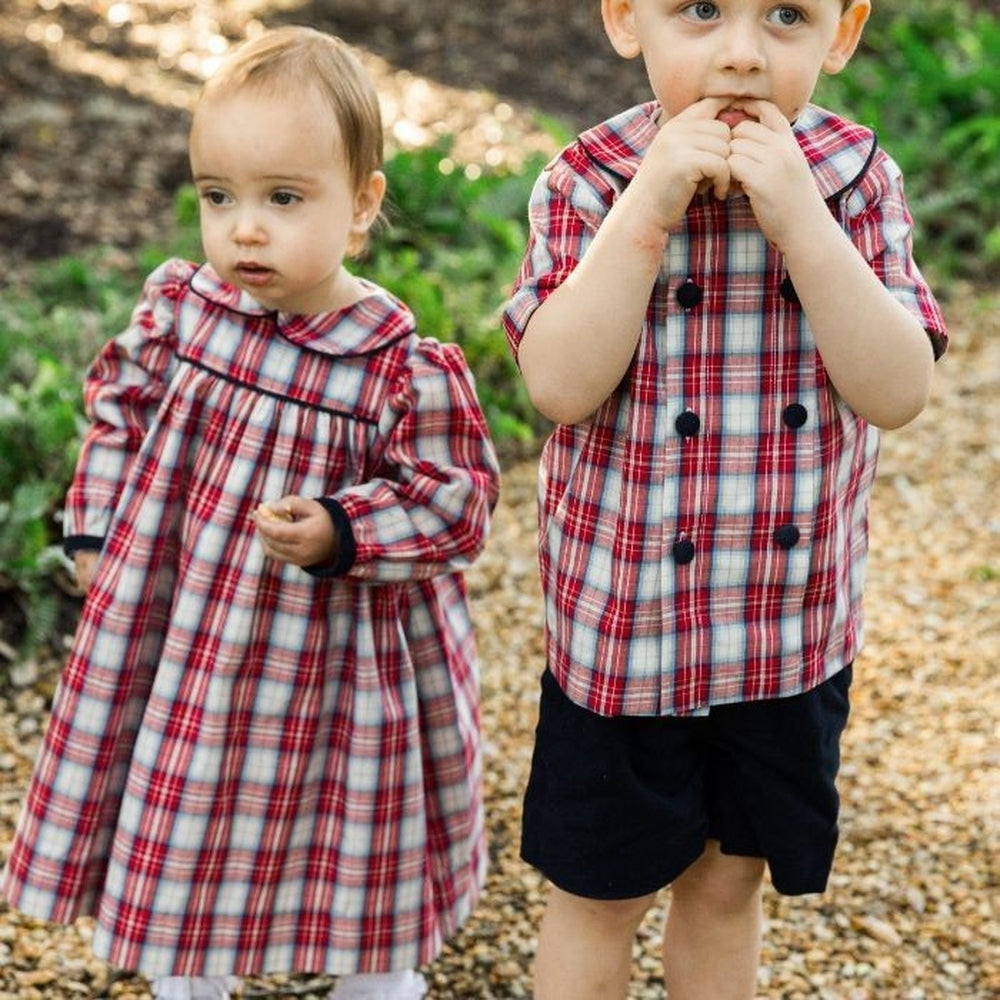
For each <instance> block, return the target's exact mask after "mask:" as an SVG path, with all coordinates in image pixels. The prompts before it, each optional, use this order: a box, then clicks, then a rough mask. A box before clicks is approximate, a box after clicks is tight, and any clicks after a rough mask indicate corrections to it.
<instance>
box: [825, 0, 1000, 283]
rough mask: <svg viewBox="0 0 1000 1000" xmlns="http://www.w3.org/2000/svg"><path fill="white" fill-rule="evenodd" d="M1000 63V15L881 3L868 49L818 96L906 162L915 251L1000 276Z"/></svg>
mask: <svg viewBox="0 0 1000 1000" xmlns="http://www.w3.org/2000/svg"><path fill="white" fill-rule="evenodd" d="M886 8H888V9H886ZM998 66H1000V21H998V20H997V18H996V15H995V14H988V13H985V12H979V13H975V12H973V10H972V9H971V8H970V7H969V6H968V5H967V4H965V3H955V2H952V0H929V2H927V3H923V4H920V5H913V4H909V3H906V4H898V3H896V4H891V5H890V4H886V5H885V7H882V6H879V5H876V7H875V12H874V14H873V18H872V23H871V25H870V26H869V28H868V30H867V32H866V35H865V38H864V42H863V47H862V49H861V50H860V51H859V53H858V54H857V55H856V56H855V58H854V60H853V61H852V62H851V64H850V66H849V67H848V68H847V70H846V71H845V72H844V73H843V74H841V75H840V76H837V77H832V78H827V79H825V80H824V81H823V83H822V84H821V87H820V91H819V93H818V94H817V100H818V101H819V102H820V103H822V104H827V105H829V106H831V107H834V108H836V109H838V110H844V111H846V113H848V114H849V115H851V116H852V117H854V118H855V119H856V120H857V121H860V122H863V123H864V124H866V125H869V126H870V127H872V128H874V129H875V131H876V132H877V133H878V134H879V138H880V140H881V142H882V143H883V144H884V145H885V147H886V149H887V150H888V151H889V153H890V154H891V155H892V157H893V158H894V159H895V160H896V161H897V163H899V165H900V167H901V168H902V170H903V173H904V176H905V177H906V186H907V200H908V201H909V203H910V207H911V210H912V212H913V216H914V223H915V239H916V243H917V255H918V257H919V259H920V260H921V262H922V263H923V262H926V264H927V266H929V267H931V268H932V269H933V270H934V271H935V272H936V273H937V274H939V275H961V276H963V277H970V278H979V279H985V278H990V277H992V278H994V279H995V277H996V275H997V273H998V265H1000V72H998V71H997V67H998Z"/></svg>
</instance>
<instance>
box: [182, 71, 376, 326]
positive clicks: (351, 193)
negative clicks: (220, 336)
mask: <svg viewBox="0 0 1000 1000" xmlns="http://www.w3.org/2000/svg"><path fill="white" fill-rule="evenodd" d="M190 156H191V170H192V174H193V176H194V182H195V186H196V187H197V190H198V197H199V202H200V206H201V237H202V243H203V244H204V249H205V255H206V257H207V258H208V261H209V263H210V264H211V265H212V267H213V268H215V270H216V271H217V272H218V274H219V276H220V277H221V278H222V279H223V280H225V281H227V282H229V283H230V284H233V285H236V286H237V287H239V288H241V289H243V290H244V291H246V292H247V293H249V294H250V295H251V296H252V297H253V298H254V299H256V300H257V301H258V302H260V303H261V305H263V306H265V307H267V308H269V309H276V310H279V311H281V312H289V313H318V312H327V311H331V310H334V309H338V308H342V307H343V306H346V305H349V304H351V302H353V301H354V300H356V298H357V297H358V292H357V282H356V281H355V280H354V279H353V278H352V277H351V275H350V274H349V273H348V272H347V271H346V270H345V269H344V266H343V263H344V257H345V255H346V254H347V253H348V251H349V249H350V248H351V247H352V246H353V245H354V244H355V243H357V242H358V241H359V240H361V239H363V237H364V234H365V233H366V232H367V231H368V228H369V227H370V226H371V224H372V222H373V221H374V220H375V218H376V217H377V215H378V211H379V208H380V206H381V203H382V196H383V194H384V192H385V178H384V176H383V175H382V174H381V173H379V172H375V173H373V174H371V175H370V176H369V177H368V178H367V180H366V181H365V183H364V184H363V185H362V186H361V189H360V190H357V191H355V190H354V189H353V185H352V183H351V179H350V173H349V170H348V166H347V158H346V156H345V154H344V149H343V144H342V142H341V136H340V129H339V127H338V125H337V120H336V117H335V115H334V114H333V112H332V111H331V110H330V108H329V105H328V104H327V103H326V102H325V101H324V99H323V97H322V96H321V94H320V93H319V91H318V90H316V89H314V88H312V87H309V88H306V89H305V90H304V91H303V92H301V93H296V94H291V95H287V96H281V97H278V96H275V95H271V94H267V93H261V92H259V91H254V90H253V89H246V88H244V89H242V90H239V89H236V90H232V91H229V92H223V93H220V94H213V95H211V96H210V97H209V98H207V99H206V100H204V101H203V102H202V103H201V104H200V105H199V106H198V109H197V111H196V112H195V116H194V123H193V125H192V129H191V143H190Z"/></svg>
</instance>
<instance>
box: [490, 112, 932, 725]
mask: <svg viewBox="0 0 1000 1000" xmlns="http://www.w3.org/2000/svg"><path fill="white" fill-rule="evenodd" d="M659 110H660V109H659V105H657V104H655V103H648V104H645V105H640V106H637V107H635V108H632V109H630V110H628V111H625V112H623V113H621V114H620V115H618V116H616V117H615V118H613V119H611V120H609V121H607V122H605V123H603V124H602V125H599V126H597V127H596V128H593V129H591V130H589V131H588V132H585V133H584V134H583V135H582V136H580V137H579V138H578V139H577V140H576V141H575V142H573V143H571V144H570V145H569V146H567V147H566V149H565V150H563V152H562V153H561V154H560V155H559V156H557V157H556V158H555V159H554V160H553V161H552V163H550V164H549V166H548V167H547V168H546V170H545V171H544V172H543V173H542V175H541V177H540V178H539V180H538V182H537V184H536V185H535V189H534V193H533V195H532V200H531V206H530V221H531V236H530V241H529V246H528V250H527V254H526V256H525V260H524V264H523V266H522V269H521V273H520V276H519V278H518V282H517V286H516V288H515V291H514V294H513V296H512V299H511V301H510V303H509V304H508V307H507V310H506V312H505V315H504V321H505V326H506V331H507V335H508V338H509V340H510V344H511V347H512V349H513V351H514V353H515V355H516V354H517V351H518V348H519V345H520V342H521V337H522V336H523V334H524V331H525V328H526V327H527V325H528V322H529V321H530V319H531V316H532V314H533V313H534V311H535V309H537V308H538V306H539V305H540V304H541V303H542V302H544V301H545V299H546V298H547V296H548V295H550V294H551V293H552V292H553V291H554V290H555V289H556V288H558V287H559V286H560V285H561V284H562V282H563V281H565V280H566V278H567V276H568V275H570V274H571V273H572V272H573V269H574V268H575V267H576V265H577V262H578V261H580V260H581V259H582V258H583V256H584V254H585V253H586V252H587V248H588V247H589V246H590V243H591V241H592V240H593V238H594V236H595V234H596V233H597V231H598V229H599V228H600V226H601V224H602V222H603V221H604V218H605V216H606V215H607V214H608V212H609V210H610V209H611V207H612V205H613V204H614V202H615V200H616V198H617V197H618V196H619V195H620V194H621V192H622V191H623V190H624V189H625V187H626V185H627V184H628V183H629V182H630V181H631V179H632V178H633V177H634V176H635V173H636V171H637V170H638V168H639V165H640V163H641V162H642V158H643V156H644V155H645V154H646V151H647V150H648V149H649V147H650V144H651V143H652V142H653V140H654V138H655V137H656V134H657V131H658V129H657V126H656V124H655V122H656V118H657V115H658V113H659ZM795 134H796V138H797V139H798V142H799V146H800V148H801V149H802V151H803V155H804V156H805V157H806V159H807V161H808V163H809V166H810V168H811V170H812V175H813V179H814V181H815V183H816V185H817V188H818V189H819V191H820V192H821V194H822V195H823V197H824V199H825V200H826V202H827V205H828V207H829V209H830V211H831V213H832V214H833V215H834V216H835V217H836V218H837V219H838V220H839V221H840V223H841V225H842V226H843V228H844V230H845V232H846V233H847V235H848V236H849V238H850V239H851V241H852V242H853V244H854V246H855V247H856V248H857V250H858V252H859V253H860V254H861V255H862V256H863V257H864V259H865V260H866V261H868V262H869V264H870V266H871V267H872V269H873V271H874V272H875V273H876V274H877V275H878V277H879V278H880V279H881V281H882V282H883V284H884V285H885V286H886V288H887V289H888V290H889V291H890V292H891V294H892V295H893V296H894V297H895V298H896V299H898V300H899V301H900V302H901V303H902V304H903V305H904V306H905V307H906V308H907V309H908V310H910V312H911V313H912V314H913V315H914V316H915V317H917V318H918V319H919V320H920V322H921V324H922V325H923V326H924V328H925V329H926V331H927V333H928V337H929V340H930V343H931V344H932V346H933V348H934V351H935V354H936V355H940V354H941V353H943V351H944V350H945V345H946V340H947V336H946V331H945V324H944V320H943V317H942V315H941V312H940V310H939V308H938V306H937V303H936V302H935V301H934V297H933V295H932V294H931V292H930V289H929V288H928V287H927V284H926V282H925V281H924V279H923V277H922V275H921V274H920V271H919V269H918V268H917V266H916V264H915V263H914V261H913V257H912V242H911V231H912V223H911V219H910V214H909V210H908V208H907V205H906V201H905V198H904V197H903V189H902V180H901V177H900V172H899V168H898V167H897V166H896V164H895V163H893V161H892V160H891V159H890V157H889V156H887V155H886V154H885V153H884V152H883V151H882V150H881V149H880V148H879V147H878V143H877V142H876V139H875V136H874V135H873V133H872V132H871V131H870V130H869V129H866V128H863V127H861V126H859V125H856V124H853V123H852V122H849V121H847V120H845V119H843V118H840V117H839V116H837V115H834V114H831V113H830V112H828V111H824V110H823V109H821V108H819V107H816V106H813V105H810V106H808V107H807V108H806V109H804V111H803V113H802V114H801V115H800V116H799V118H798V120H797V121H796V123H795ZM858 363H859V364H862V365H863V364H865V359H864V358H859V360H858ZM878 444H879V437H878V431H877V430H876V428H874V427H872V426H869V425H868V424H867V423H866V422H865V421H864V420H862V419H861V418H860V417H858V416H857V414H855V413H854V412H852V411H851V409H850V408H849V407H848V406H847V404H846V403H845V402H844V401H843V400H842V399H841V398H840V397H839V395H838V394H837V392H836V391H835V390H834V388H833V386H832V384H831V383H830V380H829V378H828V377H827V374H826V370H825V368H824V366H823V360H822V358H821V357H820V356H819V352H818V350H817V348H816V343H815V341H814V339H813V335H812V331H811V330H810V328H809V323H808V321H807V319H806V316H805V314H804V312H803V310H802V308H801V306H800V304H799V301H798V297H797V295H796V293H795V289H794V287H793V286H792V284H791V281H790V279H789V276H788V272H787V270H786V268H785V264H784V260H783V258H782V256H781V254H780V253H779V252H778V251H777V250H776V249H775V248H774V247H772V246H770V245H769V244H768V242H767V240H766V239H765V237H764V234H763V233H762V232H761V230H760V227H759V225H758V224H757V220H756V219H755V217H754V215H753V212H752V210H751V208H750V202H749V199H747V198H745V197H737V198H730V199H728V200H725V201H719V200H717V199H715V198H714V197H711V196H706V197H702V198H695V199H694V200H693V201H692V203H691V205H690V206H689V208H688V211H687V214H686V217H685V219H684V220H683V221H682V222H681V223H680V224H679V225H678V226H677V227H676V229H674V230H673V231H672V232H671V233H670V239H669V242H668V244H667V248H666V251H665V253H664V256H663V261H662V265H661V269H660V273H659V276H658V278H657V281H656V285H655V287H654V289H653V293H652V295H651V298H650V302H649V307H648V309H647V312H646V321H645V327H644V330H643V332H642V335H641V336H640V338H639V343H638V347H637V349H636V353H635V357H634V358H633V360H632V364H631V367H630V369H629V371H628V372H627V374H626V375H625V377H624V378H623V379H622V382H621V384H620V386H619V387H618V390H617V391H616V392H615V393H613V394H612V395H611V397H610V398H609V399H608V400H607V401H606V402H605V403H604V404H603V405H602V406H601V407H599V408H598V410H597V412H596V413H594V414H593V416H592V417H591V418H590V419H589V420H586V421H583V422H581V423H579V424H576V425H573V426H560V427H557V428H556V429H555V431H554V433H553V434H552V436H551V437H550V439H549V440H548V442H547V443H546V446H545V450H544V452H543V455H542V460H541V477H540V483H539V521H540V546H539V548H540V561H541V573H542V587H543V590H544V592H545V611H546V622H545V624H546V652H547V655H548V665H549V667H550V668H551V670H552V672H553V674H554V675H555V677H556V679H557V680H558V681H559V684H560V687H561V688H562V689H563V691H564V692H565V693H566V694H567V695H568V696H569V697H570V698H571V699H572V700H573V701H574V702H575V703H577V704H579V705H582V706H584V707H585V708H588V709H589V710H591V711H592V712H597V713H599V714H601V715H609V716H614V715H690V714H704V713H706V712H707V711H708V710H709V708H710V706H712V705H719V704H726V703H732V702H746V701H755V700H762V699H769V698H778V697H786V696H789V695H794V694H798V693H800V692H802V691H806V690H809V689H810V688H812V687H814V686H816V685H817V684H820V683H821V682H822V681H824V680H826V679H827V678H828V677H830V676H832V675H833V674H834V673H836V672H837V671H838V670H841V669H842V668H843V667H844V666H846V664H847V663H849V662H850V661H851V660H852V659H853V658H854V656H855V655H856V654H857V652H858V651H859V649H860V648H861V642H862V615H861V610H862V609H861V598H862V584H863V580H864V571H865V558H866V553H867V544H868V498H869V494H870V491H871V486H872V483H873V481H874V477H875V468H876V459H877V455H878Z"/></svg>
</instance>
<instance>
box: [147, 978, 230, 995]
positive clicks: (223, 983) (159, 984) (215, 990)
mask: <svg viewBox="0 0 1000 1000" xmlns="http://www.w3.org/2000/svg"><path fill="white" fill-rule="evenodd" d="M239 984H240V981H239V980H238V979H237V978H236V977H235V976H163V977H162V978H160V979H154V980H153V981H152V983H150V988H151V989H152V991H153V996H154V997H156V1000H229V998H230V994H231V991H232V990H235V989H236V988H237V987H238V986H239Z"/></svg>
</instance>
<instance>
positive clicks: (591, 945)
mask: <svg viewBox="0 0 1000 1000" xmlns="http://www.w3.org/2000/svg"><path fill="white" fill-rule="evenodd" d="M655 899H656V894H655V893H654V894H653V895H650V896H642V897H640V898H638V899H614V900H604V899H585V898H583V897H582V896H574V895H571V894H570V893H568V892H564V891H563V890H562V889H557V888H556V887H555V886H552V887H551V890H550V894H549V901H548V905H547V906H546V909H545V916H544V917H543V919H542V926H541V930H540V932H539V935H538V953H537V957H536V959H535V1000H619V998H624V997H625V996H626V995H627V993H628V982H629V975H630V973H631V970H632V943H633V941H634V940H635V934H636V931H637V930H638V928H639V924H640V923H641V922H642V918H643V916H644V915H645V913H646V911H647V910H648V909H649V907H650V906H651V905H652V903H653V901H654V900H655Z"/></svg>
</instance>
